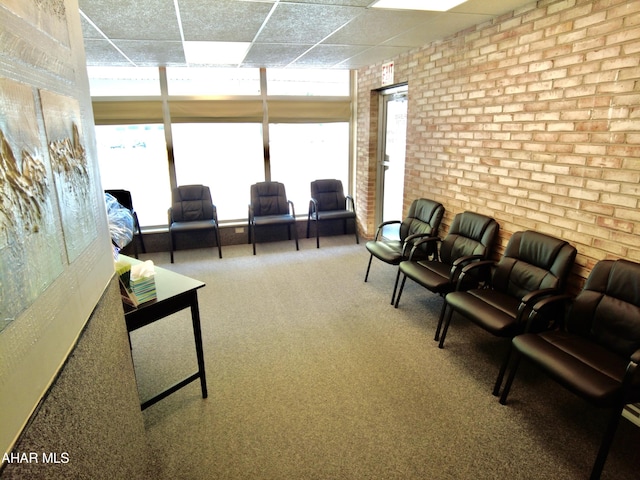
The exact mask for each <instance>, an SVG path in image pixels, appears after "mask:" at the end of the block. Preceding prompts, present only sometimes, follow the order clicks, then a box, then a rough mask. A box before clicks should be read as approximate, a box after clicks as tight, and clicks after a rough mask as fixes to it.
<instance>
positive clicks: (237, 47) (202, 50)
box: [182, 42, 251, 65]
mask: <svg viewBox="0 0 640 480" xmlns="http://www.w3.org/2000/svg"><path fill="white" fill-rule="evenodd" d="M182 45H183V48H184V55H185V58H186V60H187V63H190V64H201V65H238V64H239V63H242V61H243V60H244V57H245V56H246V55H247V52H248V51H249V47H250V46H251V43H249V42H183V44H182Z"/></svg>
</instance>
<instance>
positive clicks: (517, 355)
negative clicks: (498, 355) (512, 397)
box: [500, 350, 522, 405]
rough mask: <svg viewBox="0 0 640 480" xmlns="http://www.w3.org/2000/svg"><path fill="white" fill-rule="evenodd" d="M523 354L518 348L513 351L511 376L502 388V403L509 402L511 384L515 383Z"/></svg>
mask: <svg viewBox="0 0 640 480" xmlns="http://www.w3.org/2000/svg"><path fill="white" fill-rule="evenodd" d="M521 358H522V355H520V352H518V351H517V350H514V351H513V359H512V361H511V371H510V372H509V376H508V377H507V382H506V383H505V384H504V388H503V389H502V395H500V403H501V404H502V405H506V404H507V397H508V396H509V391H510V390H511V385H512V384H513V379H514V378H516V373H517V371H518V365H520V359H521Z"/></svg>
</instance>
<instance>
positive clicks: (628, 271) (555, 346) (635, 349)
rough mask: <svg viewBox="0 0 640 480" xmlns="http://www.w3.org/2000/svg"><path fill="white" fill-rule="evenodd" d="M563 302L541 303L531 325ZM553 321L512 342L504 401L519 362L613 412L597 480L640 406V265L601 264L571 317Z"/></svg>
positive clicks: (593, 476) (593, 475)
mask: <svg viewBox="0 0 640 480" xmlns="http://www.w3.org/2000/svg"><path fill="white" fill-rule="evenodd" d="M564 300H565V299H564V298H563V297H551V298H546V299H544V300H542V301H540V302H539V303H538V304H537V305H536V306H535V307H534V309H533V312H532V313H531V315H530V322H531V323H532V324H533V323H535V321H536V317H537V316H538V314H539V312H542V311H544V310H546V309H547V308H549V306H553V304H554V303H557V302H559V301H564ZM553 311H555V312H558V311H564V310H562V309H557V308H555V309H553ZM547 316H548V315H547ZM554 320H555V322H554V323H553V324H552V326H553V327H554V328H553V329H550V330H547V331H544V332H538V333H525V334H523V335H518V336H516V337H515V338H514V339H513V341H512V347H513V348H512V356H513V362H512V367H511V372H510V374H509V376H508V378H507V382H506V384H505V387H504V390H503V391H502V396H501V397H500V403H502V404H506V402H507V396H508V395H509V390H510V388H511V385H512V382H513V379H514V377H515V375H516V371H517V367H518V364H519V361H520V360H521V359H526V360H527V361H529V362H533V364H535V365H537V366H538V367H540V368H541V369H542V370H543V371H544V372H546V373H547V374H548V375H549V376H550V377H551V378H553V379H554V380H555V381H557V382H558V383H559V384H560V385H562V386H563V387H565V388H567V389H568V390H570V391H571V392H573V393H574V394H576V395H578V396H579V397H582V398H583V399H585V400H587V401H588V402H590V403H591V404H593V405H595V406H596V407H602V408H608V409H610V410H611V417H610V419H609V423H608V425H607V427H606V428H605V432H604V436H603V438H602V442H601V443H600V448H599V450H598V455H597V457H596V460H595V462H594V465H593V467H592V470H591V477H590V478H591V480H597V479H599V478H600V474H601V473H602V470H603V468H604V464H605V461H606V459H607V456H608V453H609V449H610V447H611V444H612V442H613V438H614V435H615V432H616V430H617V428H618V422H619V420H620V416H621V414H622V410H623V408H624V406H625V404H627V403H635V402H640V372H638V364H639V363H640V264H638V263H635V262H630V261H626V260H617V261H614V260H602V261H600V262H598V263H597V264H596V265H595V267H594V268H593V270H592V271H591V274H590V275H589V278H588V279H587V281H586V283H585V285H584V288H583V290H582V292H580V294H578V296H577V297H576V298H575V300H574V301H573V302H572V305H571V308H570V309H569V311H568V314H567V315H566V316H564V317H563V316H556V317H555V319H554Z"/></svg>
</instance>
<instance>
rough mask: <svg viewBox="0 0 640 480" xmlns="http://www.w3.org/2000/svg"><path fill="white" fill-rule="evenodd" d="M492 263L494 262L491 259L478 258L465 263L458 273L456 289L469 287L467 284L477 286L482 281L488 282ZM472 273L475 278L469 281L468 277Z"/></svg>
mask: <svg viewBox="0 0 640 480" xmlns="http://www.w3.org/2000/svg"><path fill="white" fill-rule="evenodd" d="M494 265H495V262H494V261H493V260H480V261H478V262H471V263H469V264H468V265H465V266H464V267H462V270H460V274H459V275H458V281H457V283H456V290H466V289H468V288H470V287H469V285H475V286H476V287H477V286H478V285H479V284H480V283H482V282H485V283H487V284H488V283H489V282H490V281H491V269H492V268H493V267H494ZM473 275H475V277H476V279H477V280H475V281H471V282H470V281H469V277H471V276H473ZM465 282H466V284H465Z"/></svg>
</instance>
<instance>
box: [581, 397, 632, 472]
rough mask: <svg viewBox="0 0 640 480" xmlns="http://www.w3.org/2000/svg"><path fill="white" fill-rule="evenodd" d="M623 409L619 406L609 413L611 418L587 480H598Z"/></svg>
mask: <svg viewBox="0 0 640 480" xmlns="http://www.w3.org/2000/svg"><path fill="white" fill-rule="evenodd" d="M623 409H624V405H620V406H617V407H615V408H614V409H613V412H611V418H610V419H609V423H608V424H607V427H606V429H605V432H604V436H603V437H602V442H601V443H600V448H599V449H598V456H597V457H596V461H595V463H594V464H593V468H592V469H591V476H590V477H589V480H600V475H601V474H602V470H603V469H604V463H605V462H606V461H607V456H608V455H609V450H610V449H611V444H612V443H613V437H614V436H615V434H616V430H617V429H618V423H620V417H621V416H622V410H623Z"/></svg>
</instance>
